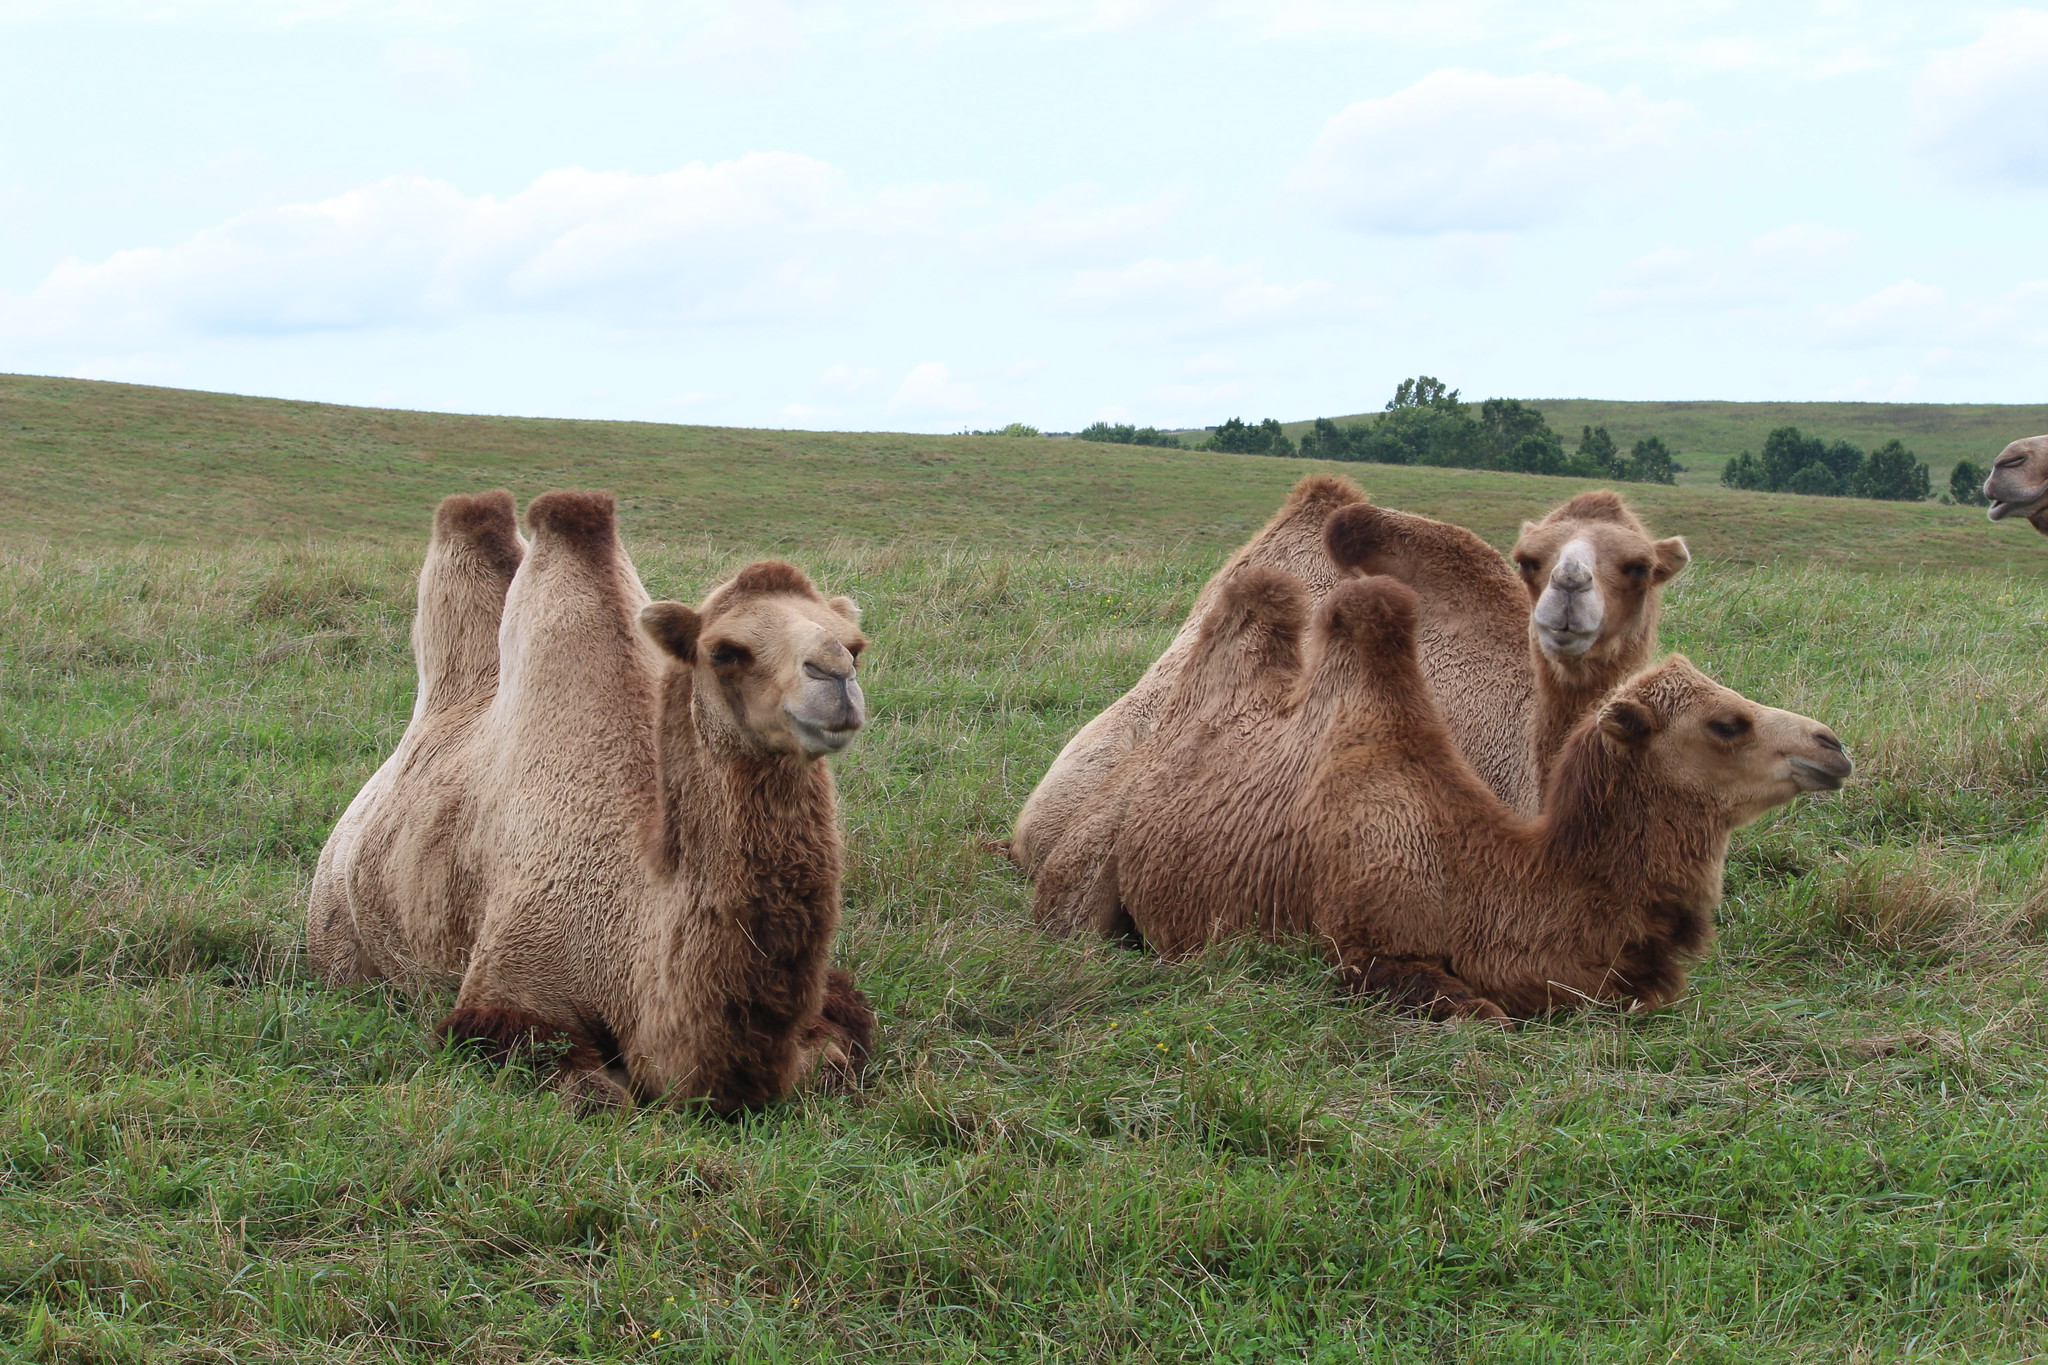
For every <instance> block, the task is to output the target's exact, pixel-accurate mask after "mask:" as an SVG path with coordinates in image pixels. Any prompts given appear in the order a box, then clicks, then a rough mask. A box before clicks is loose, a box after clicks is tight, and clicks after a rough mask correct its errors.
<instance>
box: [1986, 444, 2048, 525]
mask: <svg viewBox="0 0 2048 1365" xmlns="http://www.w3.org/2000/svg"><path fill="white" fill-rule="evenodd" d="M1984 496H1985V497H1987V498H1989V499H1991V519H1992V520H1993V521H2004V520H2005V519H2006V518H2007V517H2012V516H2021V517H2025V518H2026V519H2027V520H2028V522H2030V523H2031V524H2032V525H2033V528H2034V529H2035V530H2036V531H2039V532H2040V533H2041V534H2042V535H2044V536H2048V436H2029V437H2027V438H2026V439H2025V440H2020V441H2014V442H2013V443H2012V444H2011V445H2009V446H2007V447H2006V448H2005V449H2004V450H2001V451H2000V452H1998V458H1997V459H1996V460H1994V461H1993V462H1992V465H1991V477H1990V478H1988V479H1986V480H1984Z"/></svg>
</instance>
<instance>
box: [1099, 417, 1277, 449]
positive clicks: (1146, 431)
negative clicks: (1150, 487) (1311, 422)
mask: <svg viewBox="0 0 2048 1365" xmlns="http://www.w3.org/2000/svg"><path fill="white" fill-rule="evenodd" d="M1238 425H1240V426H1242V425H1243V423H1241V422H1240V423H1239V424H1238ZM1074 439H1075V440H1077V441H1101V442H1103V443H1104V444H1106V445H1113V446H1166V447H1168V448H1169V449H1173V450H1185V449H1186V448H1187V447H1186V444H1185V443H1184V442H1183V441H1182V440H1181V439H1180V437H1178V436H1171V435H1168V434H1167V433H1166V432H1163V431H1161V430H1160V429H1159V428H1158V427H1134V426H1132V425H1130V424H1129V423H1128V422H1123V423H1111V422H1091V423H1089V424H1088V425H1087V426H1085V427H1082V428H1081V429H1080V430H1079V431H1077V432H1075V433H1074ZM1283 439H1284V438H1283Z"/></svg>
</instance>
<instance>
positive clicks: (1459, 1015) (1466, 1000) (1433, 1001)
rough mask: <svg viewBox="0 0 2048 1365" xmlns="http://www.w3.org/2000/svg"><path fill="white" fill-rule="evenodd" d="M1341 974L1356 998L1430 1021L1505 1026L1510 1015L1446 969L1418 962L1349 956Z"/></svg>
mask: <svg viewBox="0 0 2048 1365" xmlns="http://www.w3.org/2000/svg"><path fill="white" fill-rule="evenodd" d="M1339 974H1340V975H1341V976H1342V977H1343V980H1344V985H1345V987H1346V988H1347V989H1348V990H1350V991H1351V993H1352V994H1354V995H1377V996H1381V997H1384V998H1385V999H1387V1000H1389V1001H1391V1002H1392V1003H1394V1004H1396V1005H1398V1006H1400V1007H1402V1008H1403V1009H1411V1010H1416V1011H1418V1012H1420V1013H1422V1014H1426V1015H1428V1016H1429V1017H1430V1018H1431V1019H1439V1020H1451V1019H1483V1020H1486V1021H1488V1022H1491V1023H1497V1024H1500V1025H1502V1026H1506V1025H1507V1023H1508V1015H1507V1011H1506V1010H1503V1009H1502V1008H1501V1007H1500V1006H1499V1005H1496V1004H1495V1003H1494V1002H1493V1001H1491V1000H1489V999H1487V998H1486V997H1485V996H1483V995H1481V994H1479V992H1477V991H1475V990H1473V989H1472V988H1471V987H1470V986H1468V985H1466V984H1465V983H1464V982H1462V981H1460V980H1459V979H1458V978H1457V977H1455V976H1453V975H1452V974H1451V973H1450V972H1448V971H1446V970H1445V969H1444V968H1442V967H1440V966H1438V965H1437V964H1435V963H1432V962H1423V961H1421V960H1419V959H1416V958H1400V957H1376V956H1363V955H1361V956H1355V957H1354V956H1349V955H1347V957H1346V960H1344V961H1342V962H1341V964H1340V967H1339Z"/></svg>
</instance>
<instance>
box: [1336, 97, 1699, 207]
mask: <svg viewBox="0 0 2048 1365" xmlns="http://www.w3.org/2000/svg"><path fill="white" fill-rule="evenodd" d="M1685 112H1686V108H1685V106H1684V105H1682V104H1678V103H1663V104H1659V103H1656V102H1653V101H1651V100H1650V99H1648V98H1647V97H1645V96H1644V95H1643V94H1642V93H1641V92H1640V91H1636V90H1624V91H1622V92H1621V93H1620V94H1618V95H1610V94H1609V93H1607V92H1606V91H1605V90H1602V89H1600V88H1599V87H1597V86H1592V85H1587V84H1586V83H1584V82H1583V81H1576V80H1573V79H1571V78H1570V77H1568V76H1555V75H1545V74H1536V75H1529V76H1514V77H1501V76H1494V75H1490V74H1488V73H1487V72H1484V71H1466V70H1461V69H1457V68H1451V69H1446V70H1443V71H1437V72H1433V73H1432V74H1430V75H1428V76H1424V77H1423V78H1422V79H1421V80H1419V81H1417V82H1416V83H1415V84H1413V85H1411V86H1409V87H1408V88H1407V89H1405V90H1401V91H1398V92H1396V93H1395V94H1392V95H1388V96H1386V97H1385V98H1383V99H1375V100H1363V101H1360V102H1359V103H1357V104H1354V105H1351V106H1350V107H1349V108H1347V109H1344V110H1342V111H1341V112H1339V113H1338V114H1337V115H1336V116H1335V117H1333V118H1332V119H1331V120H1330V121H1329V122H1328V123H1326V124H1324V125H1323V130H1322V132H1321V133H1320V134H1318V135H1317V137H1316V140H1315V143H1314V145H1313V146H1312V147H1311V148H1310V149H1309V155H1308V161H1307V164H1306V165H1305V166H1304V167H1303V168H1302V170H1301V172H1300V174H1299V177H1298V180H1299V183H1300V184H1301V186H1302V187H1303V189H1305V190H1306V191H1307V192H1308V193H1309V194H1311V195H1312V196H1314V197H1315V198H1317V199H1318V200H1320V201H1321V203H1322V205H1323V207H1324V209H1325V210H1326V211H1327V212H1328V213H1329V214H1330V215H1331V217H1333V218H1334V219H1336V220H1337V221H1338V222H1340V223H1342V224H1344V225H1346V226H1348V227H1353V228H1359V229H1363V230H1366V231H1375V232H1396V233H1435V232H1453V231H1459V230H1466V231H1489V230H1503V229H1516V228H1524V227H1529V226H1531V225H1533V224H1536V223H1540V222H1543V221H1546V220H1549V219H1554V218H1559V217H1562V216H1564V215H1565V214H1567V213H1569V212H1570V211H1571V210H1572V209H1574V208H1575V207H1577V206H1578V205H1579V204H1580V203H1581V202H1583V201H1584V200H1585V198H1586V197H1587V196H1588V195H1590V194H1593V193H1596V192H1598V191H1601V190H1604V189H1609V188H1620V187H1626V186H1632V185H1635V184H1638V183H1640V182H1641V181H1643V180H1645V179H1647V178H1648V177H1649V176H1650V175H1652V174H1653V173H1655V171H1656V170H1657V169H1658V167H1659V163H1660V162H1661V161H1662V160H1663V159H1664V158H1665V157H1666V156H1667V155H1668V153H1669V152H1670V150H1671V147H1672V144H1673V141H1674V138H1675V135H1676V133H1677V129H1678V125H1679V124H1680V122H1681V121H1682V120H1683V118H1684V115H1685Z"/></svg>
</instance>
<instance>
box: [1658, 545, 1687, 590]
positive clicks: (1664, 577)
mask: <svg viewBox="0 0 2048 1365" xmlns="http://www.w3.org/2000/svg"><path fill="white" fill-rule="evenodd" d="M1690 563H1692V551H1691V550H1690V549H1689V548H1687V546H1686V543H1685V537H1684V536H1673V537H1671V539H1669V540H1660V541H1658V542H1657V581H1658V582H1659V583H1669V582H1670V581H1671V580H1672V579H1674V578H1676V577H1678V576H1679V575H1680V574H1682V573H1684V572H1685V566H1686V565H1688V564H1690Z"/></svg>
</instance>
